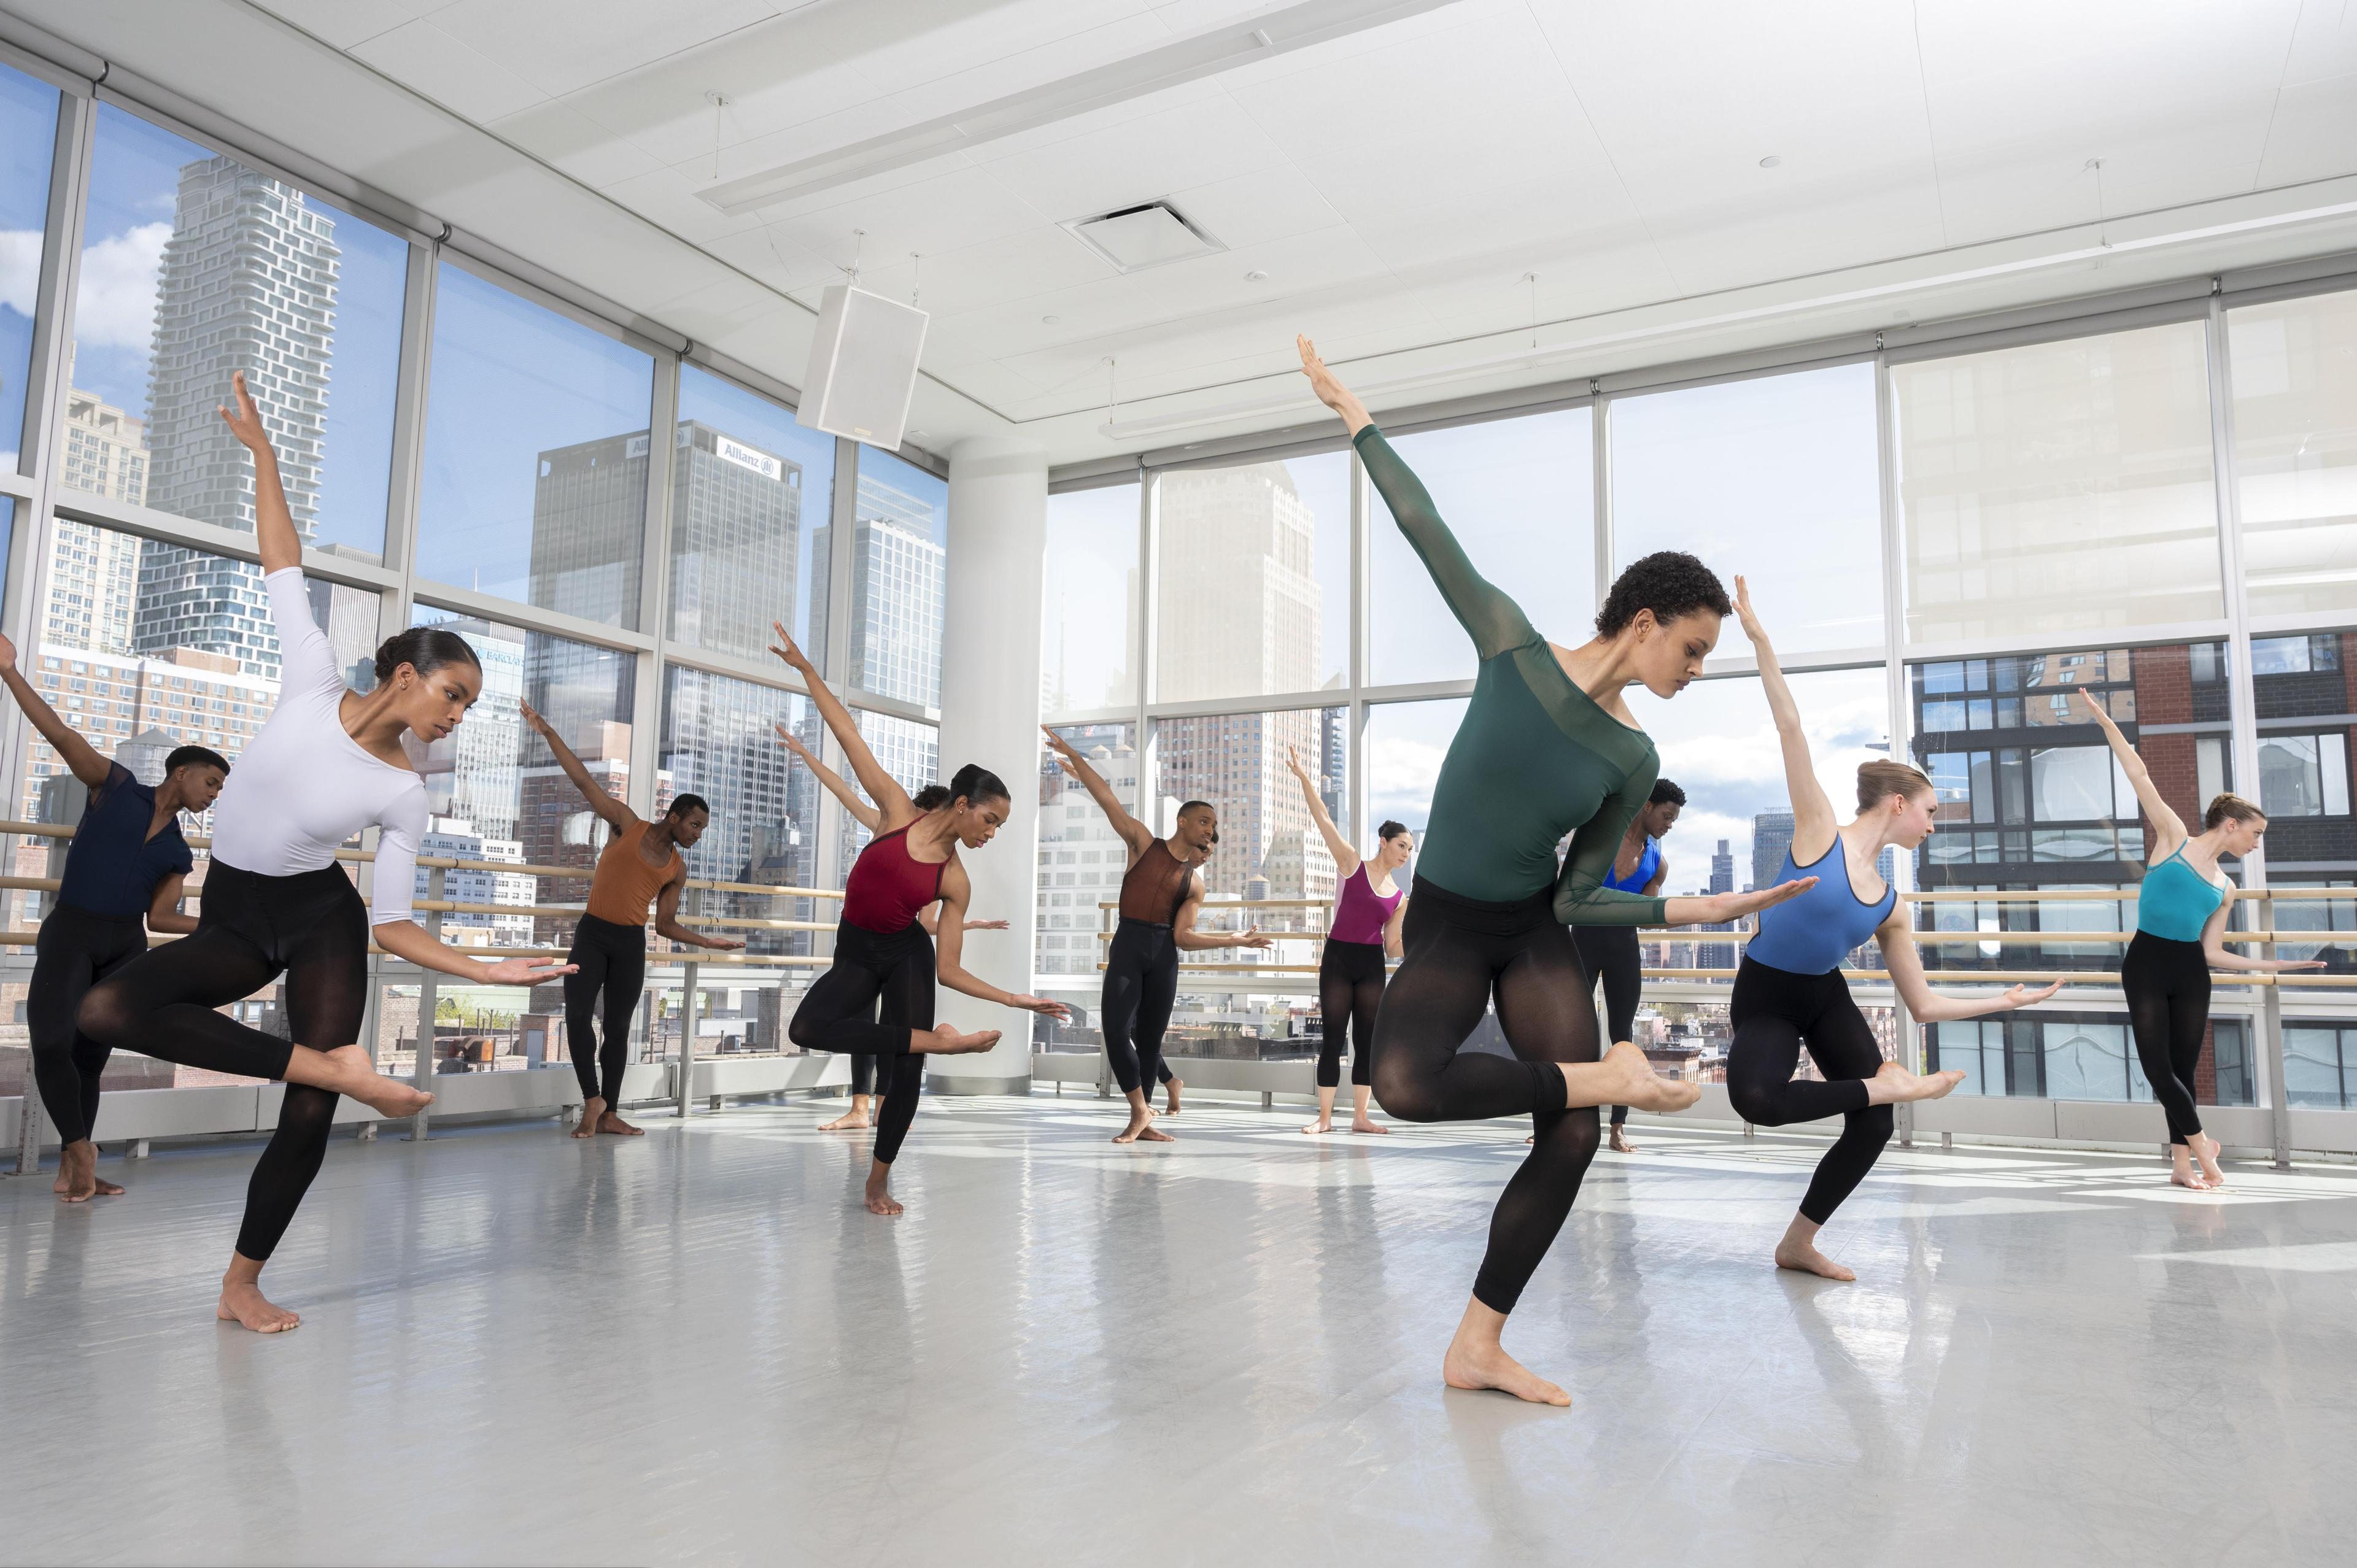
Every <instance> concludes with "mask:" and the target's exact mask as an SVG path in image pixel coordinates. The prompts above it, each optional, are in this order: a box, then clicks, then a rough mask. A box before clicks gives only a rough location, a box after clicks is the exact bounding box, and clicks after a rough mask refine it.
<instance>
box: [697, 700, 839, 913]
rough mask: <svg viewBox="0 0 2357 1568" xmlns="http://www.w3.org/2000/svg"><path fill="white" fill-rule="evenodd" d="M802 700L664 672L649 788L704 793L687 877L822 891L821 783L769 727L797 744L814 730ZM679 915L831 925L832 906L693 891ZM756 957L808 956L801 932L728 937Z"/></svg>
mask: <svg viewBox="0 0 2357 1568" xmlns="http://www.w3.org/2000/svg"><path fill="white" fill-rule="evenodd" d="M808 709H809V703H808V701H807V699H805V698H802V697H800V696H797V695H795V694H793V693H790V692H780V691H777V690H774V689H772V688H770V687H768V686H760V685H756V684H754V683H753V682H750V681H738V680H734V679H732V678H730V677H728V676H726V675H710V674H706V673H705V672H704V671H701V670H686V669H682V668H680V667H678V666H676V665H674V666H673V667H672V668H670V669H669V670H667V671H664V674H663V710H662V757H661V760H660V762H659V763H658V767H659V768H660V769H661V772H660V774H659V775H658V778H657V783H656V789H657V792H658V794H659V795H660V797H661V798H662V799H663V800H670V799H672V798H673V797H676V796H679V795H688V794H694V795H701V796H703V797H704V798H705V800H707V801H708V802H710V804H711V807H712V825H711V826H710V827H708V828H706V829H705V833H704V838H703V840H702V842H701V843H697V845H696V846H695V848H694V850H693V851H691V852H690V853H689V854H688V856H687V869H688V875H690V876H693V877H696V878H699V879H703V880H708V881H715V882H745V883H767V884H769V885H771V886H780V887H815V886H820V885H821V884H820V883H819V880H818V878H819V876H820V875H821V874H822V872H821V867H820V865H819V859H818V809H819V796H820V790H819V785H818V781H817V779H814V778H813V777H812V776H811V773H810V770H809V769H808V768H804V767H803V766H802V764H801V763H800V762H799V761H797V760H796V759H795V757H794V756H793V754H792V753H791V752H790V751H788V750H787V749H786V748H785V747H784V746H781V745H780V744H779V742H778V737H777V733H776V730H775V727H774V726H776V725H781V724H782V725H785V726H786V727H787V728H788V729H790V730H791V731H792V732H793V733H794V734H795V735H796V736H801V737H804V738H806V739H807V736H805V732H806V731H808V732H812V733H813V734H814V732H815V724H814V715H813V714H811V713H810V712H809V711H808ZM680 907H681V908H682V910H683V912H684V915H685V916H686V917H688V918H697V919H704V920H707V921H708V920H710V919H713V918H730V919H780V920H820V921H824V922H825V923H826V924H828V925H830V926H831V925H833V924H834V917H835V915H836V914H837V913H838V912H839V906H837V905H836V904H835V903H834V901H833V900H831V899H830V900H825V901H820V900H816V899H809V898H799V899H793V900H791V901H786V900H780V899H775V898H771V897H767V896H765V895H762V894H758V893H723V892H717V891H715V890H712V889H708V888H691V889H689V890H688V895H687V897H685V898H684V899H683V900H682V903H681V906H680ZM720 934H723V935H726V936H732V937H736V938H737V939H739V940H743V941H745V942H746V944H747V950H748V951H750V952H757V953H808V952H809V951H811V940H810V939H811V934H812V933H810V932H808V931H773V930H764V929H760V928H758V927H748V928H745V929H726V930H724V931H722V932H721V933H720Z"/></svg>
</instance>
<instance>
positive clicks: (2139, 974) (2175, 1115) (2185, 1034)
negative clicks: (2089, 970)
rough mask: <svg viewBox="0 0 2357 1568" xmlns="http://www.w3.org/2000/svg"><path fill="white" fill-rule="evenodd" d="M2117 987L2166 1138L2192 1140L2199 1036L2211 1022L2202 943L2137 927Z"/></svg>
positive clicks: (2197, 1116) (2197, 1124)
mask: <svg viewBox="0 0 2357 1568" xmlns="http://www.w3.org/2000/svg"><path fill="white" fill-rule="evenodd" d="M2120 989H2121V990H2122V991H2124V992H2126V993H2127V1003H2128V1028H2129V1031H2130V1032H2131V1033H2133V1034H2134V1035H2135V1036H2136V1060H2137V1061H2138V1062H2139V1063H2141V1064H2142V1065H2143V1067H2144V1076H2145V1081H2146V1082H2147V1083H2149V1084H2151V1085H2152V1097H2153V1098H2154V1099H2155V1100H2158V1101H2160V1110H2161V1114H2162V1115H2164V1116H2166V1117H2167V1118H2168V1119H2169V1142H2170V1143H2172V1144H2190V1142H2191V1141H2192V1139H2193V1138H2194V1136H2195V1135H2196V1134H2198V1133H2200V1132H2201V1112H2198V1111H2196V1110H2195V1109H2194V1108H2193V1075H2194V1074H2195V1073H2196V1072H2198V1071H2199V1070H2200V1069H2201V1036H2202V1035H2203V1034H2204V1033H2205V1032H2206V1031H2207V1030H2208V1029H2209V1026H2210V960H2209V957H2208V955H2206V954H2205V953H2204V952H2203V951H2202V950H2201V943H2200V942H2179V941H2172V940H2169V938H2167V937H2156V936H2154V935H2153V934H2152V933H2151V932H2150V931H2138V932H2137V933H2136V935H2135V936H2134V937H2133V938H2131V939H2129V941H2128V950H2127V955H2126V957H2125V958H2123V959H2121V960H2120Z"/></svg>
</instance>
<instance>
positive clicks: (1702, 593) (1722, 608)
mask: <svg viewBox="0 0 2357 1568" xmlns="http://www.w3.org/2000/svg"><path fill="white" fill-rule="evenodd" d="M1639 610H1651V611H1652V612H1653V618H1654V619H1655V620H1657V621H1659V622H1661V623H1662V624H1663V625H1664V626H1667V625H1668V624H1669V623H1670V622H1672V621H1674V620H1675V619H1677V618H1678V617H1680V616H1682V615H1691V614H1692V613H1694V612H1695V610H1709V611H1712V612H1713V613H1714V614H1717V615H1719V616H1731V615H1733V614H1734V613H1735V601H1734V600H1732V599H1730V598H1728V597H1727V588H1726V586H1725V585H1723V584H1721V583H1720V582H1719V580H1718V574H1717V573H1716V572H1714V571H1712V570H1711V569H1710V568H1709V567H1707V566H1706V565H1704V564H1702V563H1701V562H1699V561H1697V560H1695V558H1694V557H1693V556H1691V555H1689V554H1687V553H1685V552H1684V551H1683V550H1657V551H1655V552H1654V553H1652V554H1651V555H1648V556H1646V557H1645V558H1644V559H1643V560H1641V561H1632V562H1631V563H1630V564H1629V565H1628V566H1627V568H1626V569H1624V570H1623V571H1622V572H1621V574H1620V575H1619V576H1618V577H1615V578H1613V579H1612V591H1611V592H1610V593H1609V594H1607V595H1605V596H1604V607H1603V608H1602V609H1600V610H1598V611H1597V612H1596V633H1597V635H1598V637H1613V636H1617V635H1618V634H1619V633H1620V628H1623V627H1625V626H1627V625H1628V624H1629V623H1630V622H1631V621H1632V620H1634V619H1636V618H1637V612H1638V611H1639Z"/></svg>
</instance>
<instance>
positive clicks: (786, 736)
mask: <svg viewBox="0 0 2357 1568" xmlns="http://www.w3.org/2000/svg"><path fill="white" fill-rule="evenodd" d="M770 728H772V729H774V730H776V731H777V732H778V744H779V745H780V746H784V747H785V748H786V749H787V750H788V751H791V752H792V753H793V754H794V755H795V756H796V757H801V758H802V766H803V767H804V768H809V769H810V770H811V777H812V778H813V779H817V780H818V781H819V782H820V783H821V784H823V785H824V786H826V792H827V793H828V794H830V795H832V796H834V798H835V799H836V800H840V801H842V802H843V809H844V810H845V811H849V812H850V813H851V815H852V820H853V821H855V822H858V824H859V825H860V826H861V827H863V828H866V830H867V831H868V832H870V833H873V832H876V831H877V823H879V822H882V821H883V820H884V813H883V812H881V811H877V809H876V808H875V807H874V806H871V805H869V804H868V803H867V802H866V801H865V800H861V799H860V798H859V791H858V790H856V789H853V788H852V787H851V785H850V783H849V781H847V780H846V779H845V778H844V777H843V775H842V774H840V773H837V772H836V771H835V770H834V768H829V767H828V766H827V765H826V764H825V763H823V762H821V761H820V760H819V759H818V757H817V756H816V754H814V753H813V751H812V750H811V748H810V747H809V746H804V745H803V744H802V742H801V741H800V740H797V739H796V738H795V737H794V732H793V731H791V730H790V729H788V728H787V727H786V726H785V725H770ZM927 908H931V906H930V905H929V906H927ZM926 929H929V930H930V929H931V927H928V928H926Z"/></svg>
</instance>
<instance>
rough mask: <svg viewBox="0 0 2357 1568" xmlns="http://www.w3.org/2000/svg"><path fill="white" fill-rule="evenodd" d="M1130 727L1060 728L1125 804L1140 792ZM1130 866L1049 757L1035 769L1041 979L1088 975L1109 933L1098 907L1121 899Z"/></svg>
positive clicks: (1083, 794)
mask: <svg viewBox="0 0 2357 1568" xmlns="http://www.w3.org/2000/svg"><path fill="white" fill-rule="evenodd" d="M1131 730H1132V726H1131V725H1087V726H1084V727H1081V728H1074V729H1065V730H1063V731H1060V733H1061V734H1062V735H1063V736H1064V737H1065V738H1066V739H1067V740H1069V741H1071V744H1072V749H1073V750H1075V751H1077V752H1079V753H1080V754H1081V755H1082V757H1087V758H1088V761H1089V766H1090V767H1092V768H1095V769H1096V770H1097V771H1098V772H1099V773H1101V774H1103V776H1104V780H1105V782H1106V783H1107V784H1108V785H1110V786H1112V788H1113V792H1114V798H1115V799H1117V800H1132V799H1134V798H1135V790H1136V789H1137V749H1136V747H1135V746H1133V745H1131V743H1130V736H1131ZM1128 869H1129V846H1128V845H1127V844H1125V843H1122V841H1121V836H1120V835H1119V834H1118V833H1115V832H1114V831H1113V825H1112V824H1111V823H1109V822H1106V821H1105V816H1104V813H1103V811H1099V810H1098V809H1097V803H1096V802H1095V801H1094V800H1090V799H1089V793H1088V791H1087V790H1085V789H1082V788H1081V787H1080V785H1079V784H1078V783H1076V782H1075V781H1074V780H1073V779H1071V777H1070V776H1069V775H1067V774H1066V773H1065V772H1064V770H1063V769H1062V768H1059V767H1057V766H1056V762H1055V759H1054V758H1053V757H1047V758H1045V759H1044V760H1043V761H1042V762H1041V764H1040V768H1039V888H1038V892H1037V893H1036V895H1035V897H1038V899H1039V956H1038V960H1037V961H1038V964H1039V972H1040V973H1042V974H1077V975H1089V976H1092V977H1093V976H1094V974H1095V973H1096V967H1097V960H1098V958H1099V957H1100V956H1101V950H1102V948H1103V943H1101V942H1099V941H1098V940H1097V939H1096V935H1095V933H1096V932H1098V931H1099V930H1101V929H1106V927H1105V923H1104V920H1103V911H1101V910H1100V909H1099V908H1097V906H1098V905H1099V904H1100V903H1102V902H1105V901H1108V900H1111V899H1114V898H1116V897H1119V896H1120V894H1121V879H1122V876H1123V875H1124V874H1125V872H1126V871H1127V870H1128Z"/></svg>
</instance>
